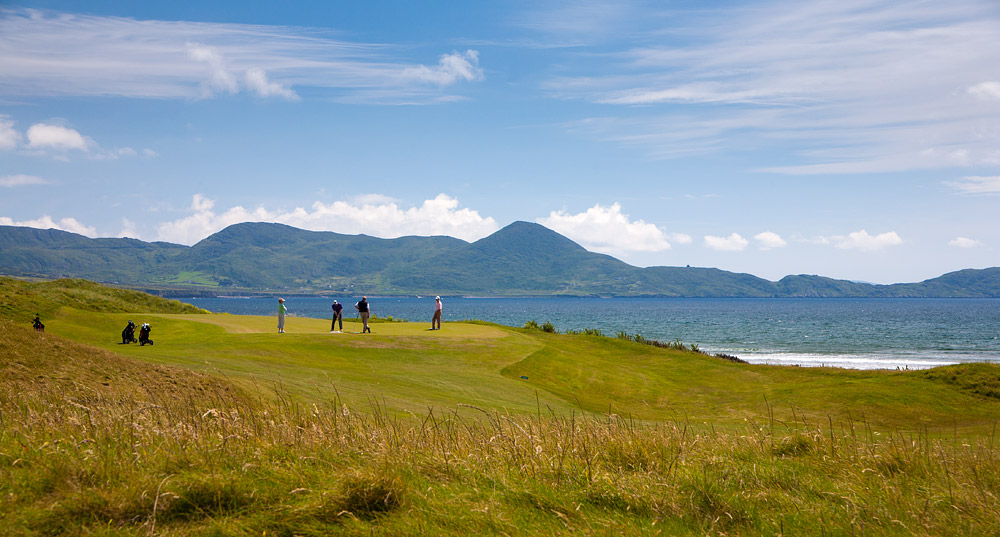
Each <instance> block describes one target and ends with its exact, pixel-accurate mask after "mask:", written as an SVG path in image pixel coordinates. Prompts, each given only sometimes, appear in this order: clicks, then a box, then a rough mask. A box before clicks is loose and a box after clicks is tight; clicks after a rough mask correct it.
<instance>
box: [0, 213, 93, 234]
mask: <svg viewBox="0 0 1000 537" xmlns="http://www.w3.org/2000/svg"><path fill="white" fill-rule="evenodd" d="M0 225H4V226H20V227H33V228H38V229H59V230H62V231H69V232H71V233H78V234H80V235H86V236H87V237H96V236H97V229H96V228H94V227H91V226H85V225H83V224H81V223H80V222H79V221H78V220H77V219H76V218H61V219H59V221H58V222H56V221H55V220H53V219H52V217H51V216H48V215H45V216H42V217H41V218H37V219H35V220H22V221H14V220H13V219H12V218H10V217H7V216H0Z"/></svg>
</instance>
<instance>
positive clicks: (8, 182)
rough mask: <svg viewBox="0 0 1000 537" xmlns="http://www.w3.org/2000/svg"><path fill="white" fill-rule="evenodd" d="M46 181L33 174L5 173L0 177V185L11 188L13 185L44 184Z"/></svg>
mask: <svg viewBox="0 0 1000 537" xmlns="http://www.w3.org/2000/svg"><path fill="white" fill-rule="evenodd" d="M47 183H48V181H46V180H45V179H42V178H41V177H35V176H34V175H24V174H16V175H7V176H4V177H0V187H7V188H13V187H15V186H24V185H44V184H47Z"/></svg>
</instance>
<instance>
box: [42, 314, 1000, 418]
mask: <svg viewBox="0 0 1000 537" xmlns="http://www.w3.org/2000/svg"><path fill="white" fill-rule="evenodd" d="M129 319H131V320H134V321H135V322H137V323H143V322H148V323H150V324H151V325H152V326H153V333H152V339H153V340H154V341H155V345H153V346H146V347H139V346H138V345H121V344H120V337H119V333H120V332H121V329H122V328H123V327H124V325H125V323H126V322H127V320H129ZM329 323H330V321H328V320H324V319H307V318H296V317H290V318H288V320H287V321H286V333H283V334H279V333H277V329H276V319H275V318H274V317H264V316H240V315H229V314H164V313H155V314H140V313H114V314H111V313H95V312H90V311H83V310H79V309H73V308H62V309H60V310H59V311H58V314H57V315H56V316H55V318H54V319H52V322H50V323H49V326H50V331H51V332H52V333H54V334H59V335H63V336H66V337H69V338H71V339H74V340H77V341H80V342H83V343H87V344H91V345H95V346H97V347H102V348H105V349H107V350H110V351H112V352H116V353H119V354H122V355H124V356H129V357H132V358H135V359H138V360H141V361H145V362H148V363H154V364H160V365H173V366H180V367H184V368H188V369H192V370H195V371H202V372H207V373H211V374H216V375H221V376H224V377H225V378H226V379H228V380H229V381H231V382H233V383H235V384H237V385H239V386H241V387H243V388H245V389H249V390H251V391H253V392H256V393H261V394H263V395H264V396H266V397H274V396H275V394H277V393H287V394H291V395H292V396H294V397H295V398H296V399H297V400H299V401H302V402H306V403H307V402H311V401H328V400H333V399H336V400H339V401H341V402H343V403H345V404H348V405H350V406H354V407H362V408H363V407H366V406H370V405H373V404H377V405H379V406H380V407H384V408H385V409H387V410H391V411H393V412H402V413H407V414H408V413H419V412H424V411H426V410H427V409H456V408H465V407H476V408H481V409H491V410H501V411H505V412H530V413H534V414H540V413H546V414H553V415H565V414H567V413H573V412H582V413H586V414H607V413H611V414H616V415H623V416H628V417H629V418H630V419H638V420H642V421H652V422H656V421H663V420H672V421H677V420H681V421H685V422H690V423H694V424H699V423H700V424H709V423H711V424H712V425H713V426H716V427H733V426H743V425H744V424H745V423H746V422H747V421H748V420H757V419H760V416H768V417H769V418H768V419H775V420H778V421H779V422H788V421H795V420H806V421H807V422H817V423H818V422H821V421H829V420H836V421H837V422H841V423H846V422H848V421H851V420H863V421H865V422H866V423H867V424H868V425H869V426H875V427H879V428H882V429H886V430H894V429H903V430H930V431H939V432H940V433H941V434H946V433H952V434H953V433H955V432H963V433H966V432H974V431H984V430H988V429H989V428H990V427H992V426H993V423H994V420H995V419H996V418H995V417H996V416H997V415H1000V401H998V400H997V399H994V398H983V397H981V396H978V395H976V394H974V393H970V392H969V391H967V390H962V389H957V388H956V383H954V382H952V383H948V382H941V381H940V380H941V378H938V377H934V378H929V375H928V372H926V371H925V372H920V371H855V370H842V369H831V368H797V367H775V366H759V365H757V366H755V365H748V364H737V363H732V362H728V361H725V360H721V359H718V358H715V357H711V356H707V355H704V354H699V353H693V352H688V351H680V350H676V349H661V348H656V347H651V346H649V345H642V344H639V343H635V342H631V341H623V340H620V339H616V338H608V337H598V336H584V335H566V334H550V333H545V332H542V331H539V330H530V329H520V328H511V327H505V326H500V325H492V324H486V323H461V322H455V323H447V324H445V325H444V329H443V330H435V331H431V330H428V328H429V327H428V326H427V325H426V324H425V323H398V322H377V323H372V332H373V333H371V334H360V333H359V332H360V326H361V325H360V323H358V322H356V321H355V320H348V322H345V324H344V332H343V333H331V332H330V330H329V328H330V325H329ZM970 367H971V368H972V369H974V368H975V366H970ZM970 367H966V368H960V370H962V371H963V372H964V373H963V374H964V375H974V374H975V373H970ZM932 377H933V376H932Z"/></svg>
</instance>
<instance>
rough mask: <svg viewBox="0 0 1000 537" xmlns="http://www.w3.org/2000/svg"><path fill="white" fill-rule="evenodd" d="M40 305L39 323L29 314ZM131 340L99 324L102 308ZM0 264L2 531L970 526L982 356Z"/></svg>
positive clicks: (999, 459) (911, 530) (976, 519)
mask: <svg viewBox="0 0 1000 537" xmlns="http://www.w3.org/2000/svg"><path fill="white" fill-rule="evenodd" d="M35 313H40V314H42V318H43V322H45V324H46V330H45V332H44V333H38V332H34V331H32V330H31V328H30V325H29V322H30V319H31V317H33V315H34V314H35ZM130 319H131V320H133V321H135V322H136V323H144V322H146V323H150V324H151V325H152V327H153V332H152V334H151V337H152V339H153V340H154V342H155V344H154V345H147V346H138V345H136V344H129V345H124V344H122V343H121V337H120V332H121V330H122V328H123V327H124V326H125V323H126V322H127V321H128V320H130ZM275 324H276V321H275V319H274V318H273V317H247V316H235V315H226V314H212V313H207V312H204V311H202V310H198V309H197V308H193V307H191V306H186V305H183V304H180V303H178V302H176V301H168V300H164V299H160V298H157V297H152V296H149V295H144V294H142V293H136V292H134V291H123V290H117V289H109V288H104V287H101V286H98V285H96V284H92V283H90V282H84V281H80V280H59V281H54V282H36V283H28V282H23V281H20V280H12V279H7V278H4V279H0V360H2V361H0V374H2V387H3V390H2V392H0V430H2V434H0V469H2V472H3V475H4V479H3V480H2V482H0V497H2V498H3V500H0V502H2V503H0V525H2V526H3V527H5V528H13V529H12V530H11V534H13V535H58V534H87V535H91V534H92V535H140V534H141V535H151V534H154V535H264V534H266V535H328V534H343V535H362V534H363V535H370V534H385V535H397V534H414V535H416V534H497V535H533V534H566V535H569V534H575V533H582V532H589V533H596V534H622V533H624V534H636V535H639V534H643V535H644V534H649V535H656V534H658V532H662V533H663V534H671V535H706V534H709V535H736V534H739V535H776V534H784V533H786V532H787V534H789V535H793V534H797V535H803V534H821V533H826V534H831V535H848V534H852V533H857V534H860V533H864V534H868V535H913V534H918V535H924V534H926V535H991V534H992V535H995V534H998V532H1000V525H998V524H1000V522H998V520H1000V510H998V507H997V502H996V499H997V495H998V494H1000V478H998V476H1000V471H998V470H1000V445H995V443H994V435H995V428H996V424H997V419H998V416H1000V367H998V366H995V365H987V364H968V365H962V366H950V367H945V368H937V369H932V370H927V371H850V370H836V369H827V368H795V367H773V366H754V365H748V364H740V363H734V362H730V361H727V360H724V359H721V358H717V357H713V356H708V355H705V354H701V353H696V352H691V351H688V350H680V349H664V348H659V347H654V346H650V345H643V344H641V343H637V342H634V341H626V340H621V339H616V338H608V337H599V336H587V335H576V334H553V333H546V332H543V331H540V330H534V329H528V328H512V327H505V326H499V325H493V324H488V323H476V322H471V323H447V324H445V325H444V329H443V330H440V331H428V330H426V326H425V325H424V324H422V323H421V324H415V323H390V322H383V323H375V324H373V333H372V334H364V335H362V334H358V333H355V332H359V329H358V326H357V324H356V323H353V322H347V323H345V333H341V334H335V333H330V332H329V321H324V320H320V319H305V318H296V317H291V318H289V319H287V321H286V331H287V333H284V334H278V333H276V328H275Z"/></svg>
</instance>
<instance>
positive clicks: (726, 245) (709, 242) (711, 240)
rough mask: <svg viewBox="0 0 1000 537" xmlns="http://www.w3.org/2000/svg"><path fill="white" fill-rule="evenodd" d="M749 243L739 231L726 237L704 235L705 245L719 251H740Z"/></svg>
mask: <svg viewBox="0 0 1000 537" xmlns="http://www.w3.org/2000/svg"><path fill="white" fill-rule="evenodd" d="M749 244H750V241H748V240H746V239H744V238H743V237H741V236H740V234H739V233H733V234H731V235H729V236H728V237H716V236H713V235H706V236H705V247H706V248H709V249H710V250H716V251H719V252H742V251H743V250H745V249H746V247H747V246H748V245H749Z"/></svg>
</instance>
